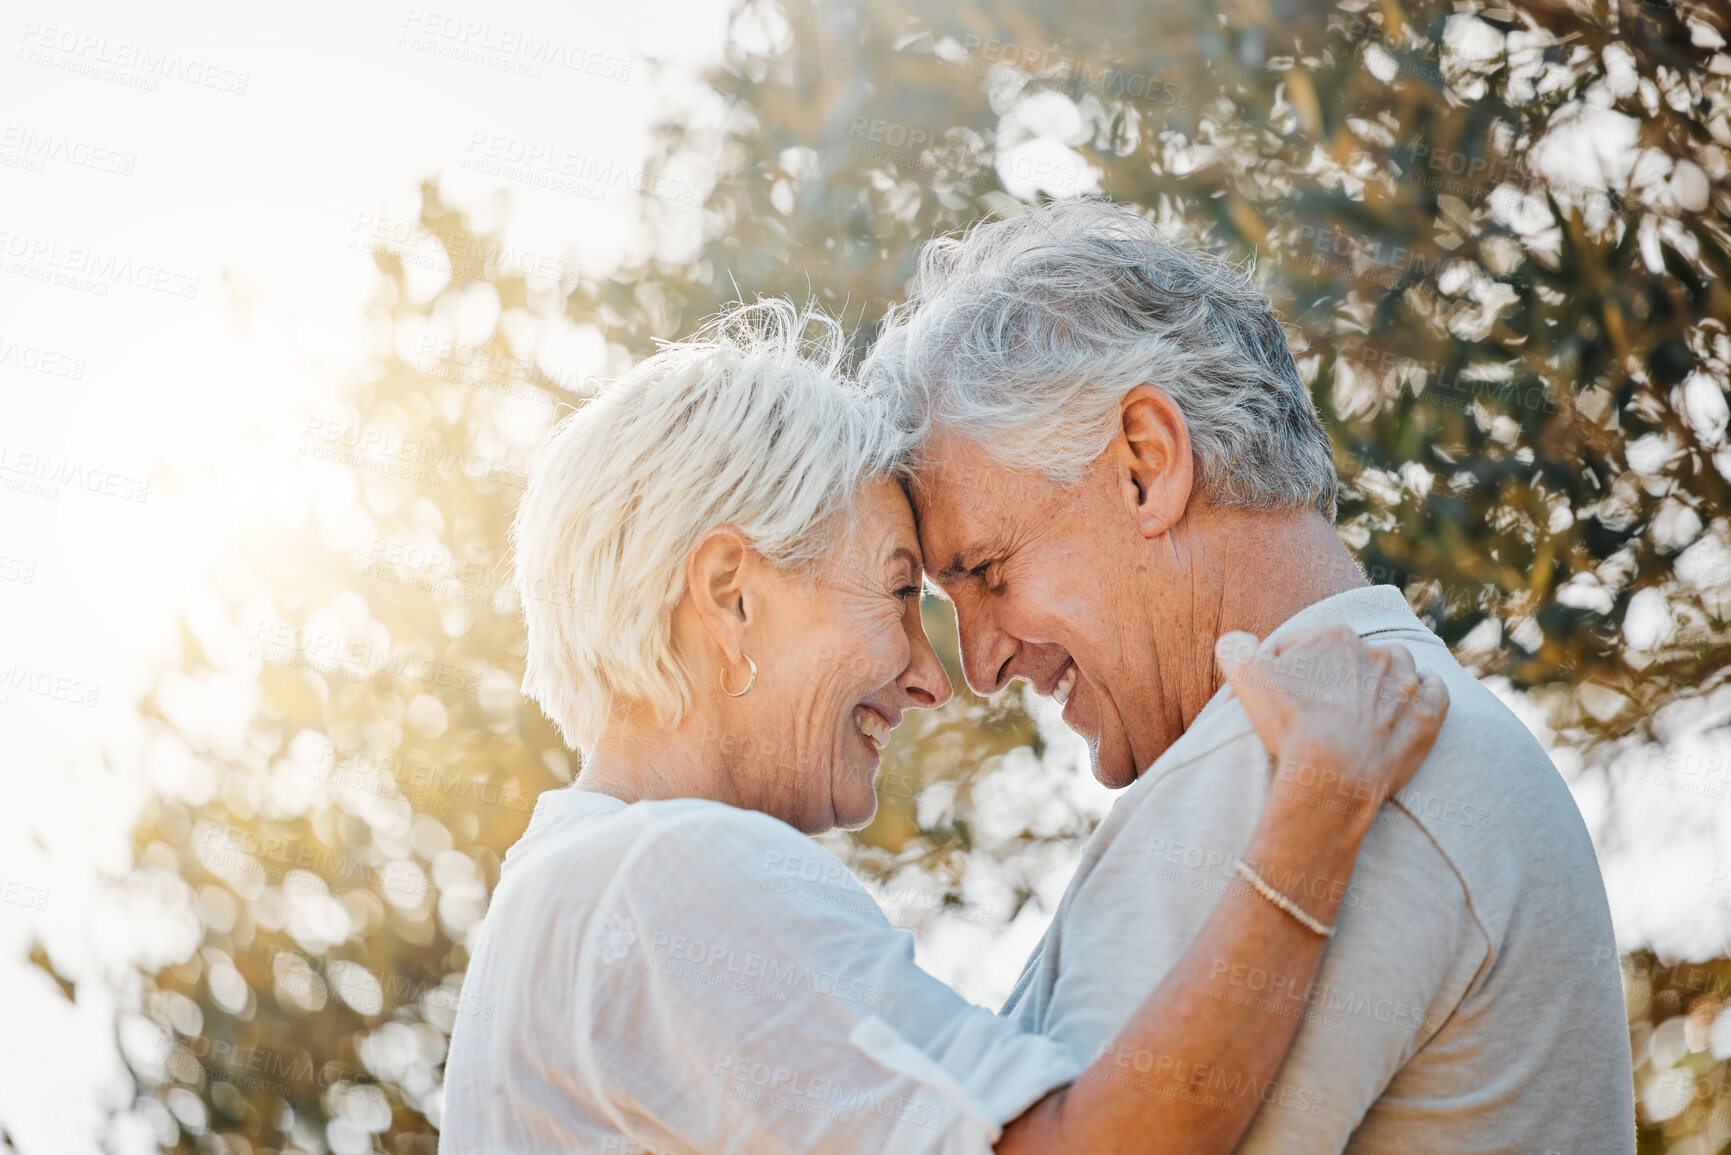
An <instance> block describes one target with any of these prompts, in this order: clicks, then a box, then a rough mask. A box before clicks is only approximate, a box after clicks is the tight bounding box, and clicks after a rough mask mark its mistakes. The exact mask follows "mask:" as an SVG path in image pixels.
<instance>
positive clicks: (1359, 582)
mask: <svg viewBox="0 0 1731 1155" xmlns="http://www.w3.org/2000/svg"><path fill="white" fill-rule="evenodd" d="M1186 520H1187V521H1188V522H1189V523H1190V525H1189V527H1188V528H1189V532H1188V535H1187V536H1188V537H1189V539H1190V540H1189V541H1188V542H1187V543H1186V544H1187V545H1188V546H1189V547H1190V549H1191V551H1192V555H1191V556H1190V557H1189V558H1187V559H1186V560H1187V561H1188V562H1189V563H1190V564H1189V568H1190V579H1191V599H1190V613H1191V622H1190V624H1189V630H1188V634H1189V645H1190V647H1191V652H1190V653H1189V654H1188V655H1187V656H1186V657H1187V659H1188V660H1187V661H1186V663H1185V668H1186V670H1187V671H1190V672H1191V674H1192V676H1191V677H1189V678H1187V679H1185V681H1186V683H1187V684H1186V685H1185V686H1184V687H1183V689H1182V691H1181V692H1180V694H1179V695H1178V698H1179V702H1178V706H1179V710H1180V729H1181V730H1187V729H1189V728H1190V723H1192V722H1193V721H1195V720H1196V715H1197V714H1199V713H1201V712H1202V708H1203V706H1205V705H1207V704H1208V700H1209V699H1210V698H1212V697H1213V696H1214V694H1215V692H1216V691H1218V690H1219V689H1220V687H1221V686H1222V685H1223V684H1224V683H1225V678H1224V676H1223V675H1222V674H1221V672H1220V667H1219V665H1218V664H1217V663H1216V661H1215V658H1214V644H1215V642H1216V641H1218V640H1219V638H1220V636H1221V635H1222V634H1228V633H1232V632H1234V631H1236V630H1245V631H1247V632H1249V633H1252V634H1254V635H1256V636H1257V637H1258V638H1266V637H1267V636H1268V635H1269V634H1271V633H1273V632H1274V631H1275V630H1276V629H1278V628H1279V627H1280V626H1281V625H1282V624H1283V623H1285V622H1286V621H1287V620H1288V619H1289V618H1291V617H1292V616H1293V615H1294V614H1296V613H1298V612H1299V611H1300V610H1302V609H1304V608H1306V607H1307V606H1312V605H1315V604H1316V603H1317V602H1320V601H1322V600H1324V599H1325V598H1331V597H1333V596H1334V595H1336V594H1339V593H1345V592H1346V591H1347V590H1351V589H1358V588H1361V587H1363V586H1366V585H1368V584H1369V583H1368V582H1366V581H1365V578H1364V574H1363V572H1362V571H1360V569H1359V568H1358V563H1357V562H1355V561H1354V560H1353V558H1352V555H1351V554H1350V553H1348V552H1347V550H1346V547H1345V546H1344V545H1342V544H1341V542H1340V537H1339V535H1338V534H1336V533H1335V530H1334V526H1332V525H1330V524H1329V523H1328V521H1327V520H1326V519H1324V518H1323V517H1322V515H1321V514H1319V513H1316V512H1314V511H1310V510H1305V511H1286V512H1280V513H1264V512H1260V511H1256V510H1245V509H1236V508H1232V507H1228V506H1211V507H1206V508H1205V509H1204V510H1203V511H1200V512H1198V513H1193V514H1192V515H1191V516H1190V517H1188V518H1187V519H1186Z"/></svg>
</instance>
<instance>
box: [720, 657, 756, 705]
mask: <svg viewBox="0 0 1731 1155" xmlns="http://www.w3.org/2000/svg"><path fill="white" fill-rule="evenodd" d="M739 656H740V657H742V658H744V659H745V664H746V665H747V666H750V667H751V677H750V679H749V680H747V682H746V683H745V689H743V690H729V689H728V688H727V671H726V670H723V671H721V692H722V693H724V694H726V695H727V696H728V697H729V698H743V697H745V696H746V695H747V694H749V693H751V688H752V687H753V686H755V685H757V663H756V662H754V661H752V660H751V655H750V654H747V653H745V652H743V651H742V652H741V653H740V655H739Z"/></svg>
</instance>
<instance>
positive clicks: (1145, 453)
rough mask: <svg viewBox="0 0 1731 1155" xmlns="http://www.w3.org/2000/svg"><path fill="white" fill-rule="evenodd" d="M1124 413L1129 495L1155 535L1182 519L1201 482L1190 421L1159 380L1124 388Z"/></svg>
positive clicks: (1140, 525) (1141, 523)
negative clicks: (1197, 480) (1192, 448)
mask: <svg viewBox="0 0 1731 1155" xmlns="http://www.w3.org/2000/svg"><path fill="white" fill-rule="evenodd" d="M1119 415H1120V417H1121V419H1122V421H1123V428H1122V430H1121V433H1120V437H1119V440H1118V443H1117V447H1118V449H1119V450H1120V453H1119V457H1120V465H1121V468H1122V470H1123V472H1122V475H1121V476H1122V485H1123V490H1124V497H1125V500H1126V501H1127V502H1129V504H1130V506H1131V513H1132V515H1133V516H1134V517H1135V518H1136V528H1137V529H1139V530H1140V531H1141V532H1142V536H1143V537H1145V538H1148V539H1149V540H1152V539H1154V538H1156V537H1159V536H1160V535H1161V534H1163V533H1165V532H1166V531H1167V530H1169V529H1171V528H1172V527H1173V526H1174V525H1176V524H1177V523H1178V521H1179V519H1180V518H1182V517H1183V516H1184V510H1185V509H1186V507H1188V506H1189V504H1190V491H1191V488H1192V486H1193V485H1194V483H1195V461H1194V459H1193V458H1192V457H1191V454H1190V427H1189V425H1188V424H1187V423H1186V422H1185V420H1184V414H1183V412H1182V411H1181V410H1180V409H1179V408H1178V403H1177V402H1176V401H1174V400H1172V397H1171V395H1170V394H1168V393H1167V392H1166V391H1165V390H1164V389H1160V388H1158V387H1156V386H1153V385H1138V386H1136V387H1135V388H1134V389H1132V390H1130V392H1128V393H1126V394H1124V400H1123V401H1122V402H1121V403H1120V405H1119Z"/></svg>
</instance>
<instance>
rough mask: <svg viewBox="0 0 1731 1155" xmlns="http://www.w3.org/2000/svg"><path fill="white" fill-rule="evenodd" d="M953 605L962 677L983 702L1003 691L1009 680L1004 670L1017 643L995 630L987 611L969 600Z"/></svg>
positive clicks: (1002, 632)
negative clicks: (959, 646) (960, 652)
mask: <svg viewBox="0 0 1731 1155" xmlns="http://www.w3.org/2000/svg"><path fill="white" fill-rule="evenodd" d="M968 601H969V604H967V605H963V604H962V603H961V602H957V603H956V636H957V639H958V641H959V642H960V644H961V651H962V673H963V674H964V675H965V676H966V677H967V679H968V686H969V687H970V688H972V690H973V691H974V693H976V694H978V695H980V696H981V697H982V698H984V697H990V696H991V695H993V694H995V693H997V692H998V691H999V690H1001V689H1003V688H1004V683H1006V682H1008V681H1009V680H1010V675H1009V674H1008V673H1007V672H1006V667H1007V666H1008V664H1009V661H1010V659H1011V658H1013V657H1015V656H1016V639H1015V638H1013V637H1011V636H1010V635H1009V634H1007V633H1005V632H1004V631H1003V630H1002V629H1000V628H999V627H998V623H997V622H996V621H995V620H994V619H993V617H992V615H991V613H990V612H989V611H988V610H987V609H986V607H984V606H982V605H980V604H979V602H978V601H976V600H974V599H972V598H970V599H968Z"/></svg>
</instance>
